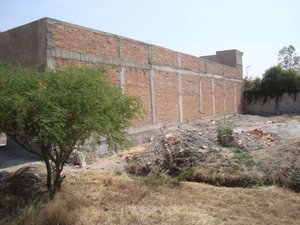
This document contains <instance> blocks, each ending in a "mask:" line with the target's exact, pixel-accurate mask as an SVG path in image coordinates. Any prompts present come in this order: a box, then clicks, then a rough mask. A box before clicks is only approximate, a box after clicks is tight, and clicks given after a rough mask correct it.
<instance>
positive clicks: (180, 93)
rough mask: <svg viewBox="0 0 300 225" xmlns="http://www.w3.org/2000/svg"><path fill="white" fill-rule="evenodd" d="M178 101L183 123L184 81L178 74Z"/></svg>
mask: <svg viewBox="0 0 300 225" xmlns="http://www.w3.org/2000/svg"><path fill="white" fill-rule="evenodd" d="M177 76H178V97H179V98H178V101H179V121H180V123H183V106H182V80H181V75H180V74H178V75H177Z"/></svg>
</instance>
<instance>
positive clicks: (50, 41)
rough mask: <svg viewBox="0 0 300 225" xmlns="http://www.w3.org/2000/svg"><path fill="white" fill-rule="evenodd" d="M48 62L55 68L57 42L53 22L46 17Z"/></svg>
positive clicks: (48, 65) (50, 67) (49, 65)
mask: <svg viewBox="0 0 300 225" xmlns="http://www.w3.org/2000/svg"><path fill="white" fill-rule="evenodd" d="M45 22H46V64H47V67H48V68H49V69H55V58H54V57H53V55H55V43H54V36H53V35H54V34H53V25H52V22H51V21H50V20H49V21H48V19H46V21H45Z"/></svg>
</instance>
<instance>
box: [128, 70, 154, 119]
mask: <svg viewBox="0 0 300 225" xmlns="http://www.w3.org/2000/svg"><path fill="white" fill-rule="evenodd" d="M125 89H126V94H129V95H133V96H137V97H140V99H141V101H142V107H143V110H144V118H143V119H134V120H133V121H132V123H133V124H134V125H142V124H151V123H152V119H151V90H150V74H149V71H148V70H142V69H137V68H129V67H127V68H126V70H125Z"/></svg>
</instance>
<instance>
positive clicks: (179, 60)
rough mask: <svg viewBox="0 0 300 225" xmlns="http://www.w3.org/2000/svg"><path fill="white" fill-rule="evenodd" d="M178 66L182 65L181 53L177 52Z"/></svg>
mask: <svg viewBox="0 0 300 225" xmlns="http://www.w3.org/2000/svg"><path fill="white" fill-rule="evenodd" d="M177 66H178V67H181V54H180V53H179V52H177Z"/></svg>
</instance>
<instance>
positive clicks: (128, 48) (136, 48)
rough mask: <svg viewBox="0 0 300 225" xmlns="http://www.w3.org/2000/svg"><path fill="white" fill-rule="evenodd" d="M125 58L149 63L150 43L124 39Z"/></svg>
mask: <svg viewBox="0 0 300 225" xmlns="http://www.w3.org/2000/svg"><path fill="white" fill-rule="evenodd" d="M122 43H123V50H124V59H126V60H130V61H136V62H140V63H149V53H148V45H146V44H143V43H141V42H137V41H131V40H126V39H125V40H122Z"/></svg>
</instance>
